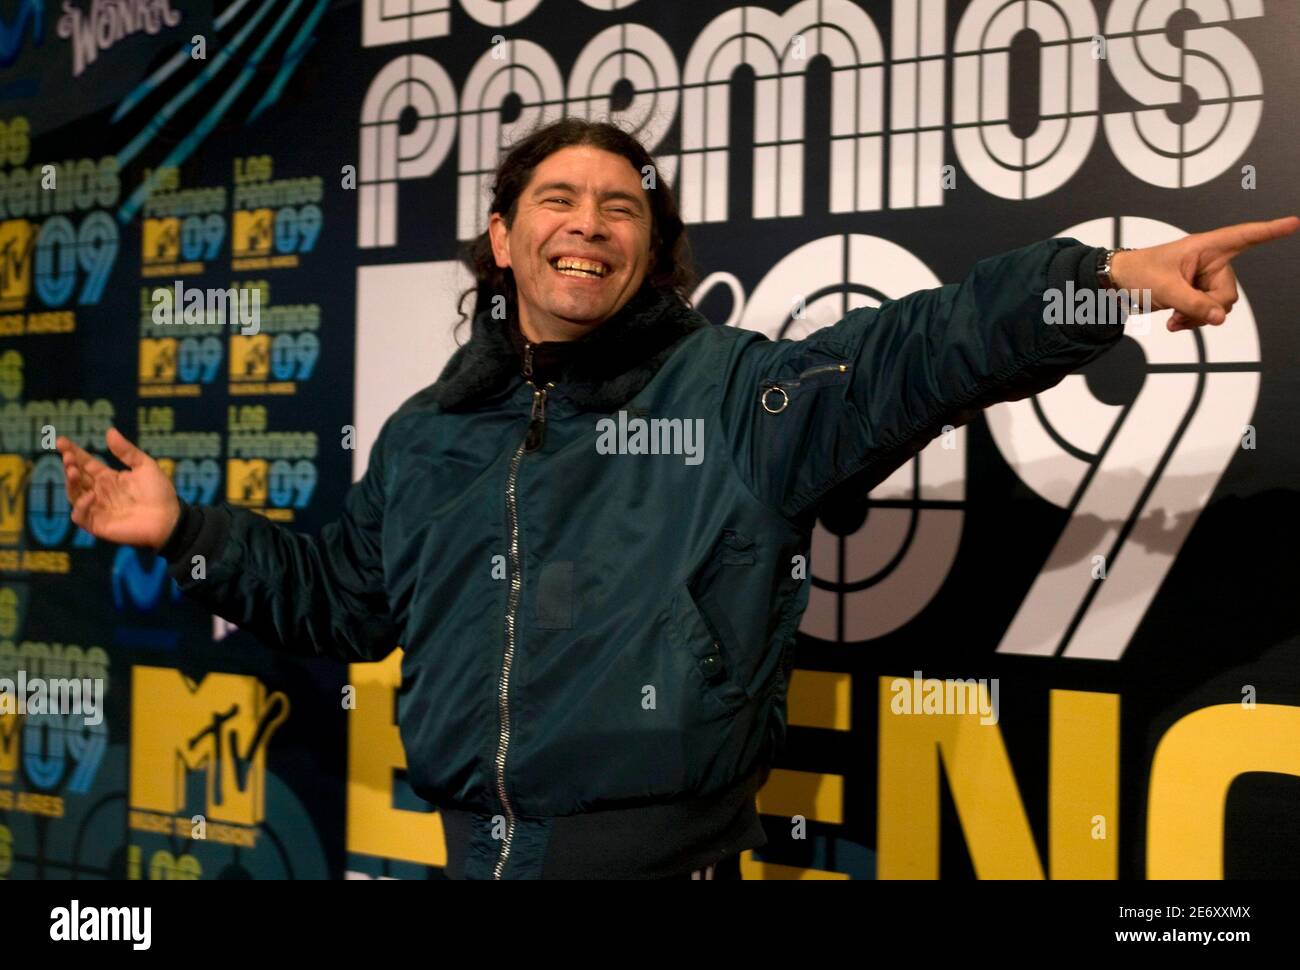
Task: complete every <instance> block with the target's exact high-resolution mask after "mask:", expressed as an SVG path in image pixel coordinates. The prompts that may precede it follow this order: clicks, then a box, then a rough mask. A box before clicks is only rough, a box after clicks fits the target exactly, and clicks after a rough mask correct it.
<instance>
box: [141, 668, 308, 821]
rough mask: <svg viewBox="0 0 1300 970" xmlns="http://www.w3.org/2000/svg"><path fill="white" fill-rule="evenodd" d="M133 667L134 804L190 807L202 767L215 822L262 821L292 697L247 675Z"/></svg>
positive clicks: (157, 808) (175, 811)
mask: <svg viewBox="0 0 1300 970" xmlns="http://www.w3.org/2000/svg"><path fill="white" fill-rule="evenodd" d="M131 673H132V676H131V807H132V808H137V809H143V810H145V811H152V812H162V813H164V814H167V815H179V814H182V813H188V812H189V811H190V808H191V806H189V805H187V804H186V798H185V786H186V780H187V777H188V774H189V773H190V772H193V771H201V772H203V773H204V775H205V787H204V795H205V803H206V804H205V806H204V812H203V814H204V815H206V816H207V818H208V820H209V821H218V822H229V823H231V824H234V825H257V824H259V823H260V822H261V821H262V820H263V818H265V816H266V750H267V747H268V745H269V744H270V740H271V736H272V735H273V734H274V733H275V731H276V729H277V728H279V726H280V725H281V724H283V723H284V721H285V719H286V718H288V716H289V699H288V698H287V697H286V696H285V695H284V694H282V693H280V692H278V691H277V692H276V693H273V694H268V693H267V690H266V687H265V686H264V685H263V684H262V682H261V681H259V680H258V679H257V678H256V677H248V676H244V675H241V674H208V675H207V676H206V677H204V678H203V682H202V684H199V683H198V682H196V681H194V680H191V679H190V678H189V677H186V676H185V675H183V674H182V673H181V672H180V671H179V670H173V669H171V668H170V667H143V666H137V667H134V668H133V669H132V672H131Z"/></svg>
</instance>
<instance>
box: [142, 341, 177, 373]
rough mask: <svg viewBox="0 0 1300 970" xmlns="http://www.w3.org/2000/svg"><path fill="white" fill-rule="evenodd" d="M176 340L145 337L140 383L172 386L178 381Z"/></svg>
mask: <svg viewBox="0 0 1300 970" xmlns="http://www.w3.org/2000/svg"><path fill="white" fill-rule="evenodd" d="M176 343H177V341H176V338H175V337H145V338H144V339H143V340H141V341H140V383H141V384H170V383H172V382H174V381H175V380H176Z"/></svg>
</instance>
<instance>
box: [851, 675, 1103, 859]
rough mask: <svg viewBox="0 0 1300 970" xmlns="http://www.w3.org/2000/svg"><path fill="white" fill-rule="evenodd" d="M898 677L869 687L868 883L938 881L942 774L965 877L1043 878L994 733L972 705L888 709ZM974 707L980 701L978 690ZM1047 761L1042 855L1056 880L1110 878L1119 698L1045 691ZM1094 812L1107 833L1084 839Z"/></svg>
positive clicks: (981, 689) (1017, 792) (1012, 779)
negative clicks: (872, 814)
mask: <svg viewBox="0 0 1300 970" xmlns="http://www.w3.org/2000/svg"><path fill="white" fill-rule="evenodd" d="M895 679H896V678H893V677H881V678H880V682H879V698H878V703H879V712H880V713H879V716H880V742H879V743H880V754H879V776H878V781H877V801H878V813H877V842H876V845H877V878H880V879H937V878H938V877H939V772H940V770H943V771H944V772H945V775H946V777H947V779H948V786H949V789H950V790H951V792H952V797H953V802H954V805H955V807H956V810H957V815H958V818H959V819H960V820H961V827H962V833H963V834H964V836H965V839H966V845H967V848H968V851H969V853H970V857H971V862H972V864H973V866H974V869H975V874H976V876H977V877H979V878H980V879H1042V878H1044V873H1043V864H1042V860H1041V859H1040V858H1039V854H1038V850H1037V847H1036V846H1035V844H1034V839H1033V833H1032V832H1031V830H1030V828H1029V819H1028V816H1027V815H1026V813H1025V807H1024V802H1023V801H1022V799H1021V796H1020V790H1019V787H1018V786H1017V784H1016V778H1015V772H1014V771H1013V770H1012V768H1011V761H1010V759H1009V757H1008V756H1007V749H1006V744H1005V743H1004V742H1003V738H1002V730H1001V728H1000V727H999V726H998V725H997V724H981V723H980V721H981V714H980V713H979V711H978V710H970V709H969V708H968V710H967V712H966V713H959V714H895V713H894V712H893V711H892V709H891V706H890V701H891V699H892V694H893V691H892V689H891V684H893V682H894V680H895ZM978 689H979V692H980V697H979V702H980V706H981V707H984V706H986V705H987V704H988V699H987V696H986V695H987V689H986V687H985V685H984V684H982V683H981V684H980V685H979V687H978ZM1051 705H1052V713H1051V725H1052V743H1051V748H1050V759H1051V760H1050V765H1049V778H1050V779H1051V780H1050V781H1049V809H1050V812H1051V813H1052V823H1053V824H1052V825H1051V826H1050V827H1049V832H1050V840H1051V848H1050V858H1051V862H1052V866H1053V872H1054V873H1055V874H1056V876H1057V877H1058V878H1108V877H1113V876H1114V874H1115V844H1116V843H1115V837H1116V834H1117V831H1118V830H1117V824H1118V811H1117V809H1118V725H1119V698H1118V697H1117V696H1115V695H1110V694H1094V693H1084V692H1079V691H1052V693H1051ZM1096 815H1103V816H1105V817H1106V818H1107V821H1108V828H1107V833H1108V836H1109V837H1108V838H1107V839H1106V840H1105V841H1103V842H1102V843H1101V844H1100V845H1095V844H1093V842H1094V840H1093V838H1092V832H1093V826H1092V823H1091V820H1092V818H1093V817H1094V816H1096Z"/></svg>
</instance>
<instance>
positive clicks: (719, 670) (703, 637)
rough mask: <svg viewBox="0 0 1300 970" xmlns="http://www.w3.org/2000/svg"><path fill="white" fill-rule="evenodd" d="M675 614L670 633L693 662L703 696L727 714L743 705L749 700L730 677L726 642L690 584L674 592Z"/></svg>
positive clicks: (673, 614)
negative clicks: (715, 628) (693, 594)
mask: <svg viewBox="0 0 1300 970" xmlns="http://www.w3.org/2000/svg"><path fill="white" fill-rule="evenodd" d="M672 617H673V627H674V629H673V630H672V631H671V632H672V634H673V635H674V636H675V638H676V639H677V641H678V644H679V649H681V650H683V651H685V652H686V654H687V655H688V656H689V657H690V658H691V660H692V661H693V666H694V668H695V670H696V672H697V673H698V674H699V676H700V680H701V681H702V686H703V693H704V695H705V696H706V697H708V698H711V699H713V700H714V701H716V703H717V704H718V707H719V709H720V710H721V711H722V712H724V713H730V712H732V711H734V710H736V709H737V708H739V707H740V706H741V705H743V704H744V703H745V701H746V699H747V698H746V695H745V691H744V689H743V688H741V687H740V686H739V685H738V684H736V683H734V682H733V681H732V679H731V676H730V673H731V672H730V669H729V668H728V665H727V651H726V648H725V645H724V644H723V643H722V640H721V639H720V637H719V636H718V634H717V631H715V630H714V629H713V625H712V624H711V623H710V622H709V621H708V618H707V617H705V615H704V614H703V613H702V612H701V611H700V607H699V605H698V604H697V603H696V602H695V597H694V596H692V595H691V590H690V587H689V586H686V585H682V586H679V587H678V588H677V591H676V593H675V594H674V595H673V605H672Z"/></svg>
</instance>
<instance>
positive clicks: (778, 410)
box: [758, 384, 790, 414]
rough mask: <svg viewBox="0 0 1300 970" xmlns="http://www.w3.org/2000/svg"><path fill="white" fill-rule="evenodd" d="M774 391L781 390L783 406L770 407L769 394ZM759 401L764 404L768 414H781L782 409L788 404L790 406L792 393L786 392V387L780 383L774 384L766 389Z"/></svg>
mask: <svg viewBox="0 0 1300 970" xmlns="http://www.w3.org/2000/svg"><path fill="white" fill-rule="evenodd" d="M773 391H780V392H781V406H780V407H779V408H771V407H768V404H767V396H768V395H769V394H771V393H772V392H773ZM758 402H759V403H760V404H761V405H763V410H764V411H766V412H767V413H768V414H780V413H781V412H782V411H784V410H785V409H786V407H787V406H789V404H790V395H789V394H787V393H786V392H785V388H784V387H782V386H781V385H780V384H773V385H772V386H771V387H769V388H768V389H767V390H766V391H764V392H763V393H762V395H761V396H760V397H759V399H758Z"/></svg>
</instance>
